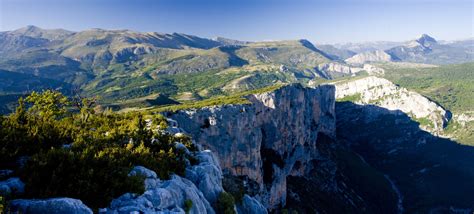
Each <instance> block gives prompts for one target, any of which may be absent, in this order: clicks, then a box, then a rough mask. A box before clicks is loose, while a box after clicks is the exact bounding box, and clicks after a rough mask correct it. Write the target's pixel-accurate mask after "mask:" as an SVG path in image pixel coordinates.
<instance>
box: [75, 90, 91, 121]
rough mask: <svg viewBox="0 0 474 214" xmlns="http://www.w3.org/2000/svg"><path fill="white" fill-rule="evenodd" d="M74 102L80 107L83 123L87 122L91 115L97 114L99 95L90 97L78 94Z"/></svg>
mask: <svg viewBox="0 0 474 214" xmlns="http://www.w3.org/2000/svg"><path fill="white" fill-rule="evenodd" d="M72 102H73V104H74V106H76V107H77V108H78V109H79V112H80V119H81V123H82V124H86V123H87V122H88V121H89V118H90V116H91V115H93V114H95V110H94V106H95V104H96V103H97V97H92V98H88V97H82V96H81V95H80V94H77V95H76V97H75V98H74V99H73V101H72Z"/></svg>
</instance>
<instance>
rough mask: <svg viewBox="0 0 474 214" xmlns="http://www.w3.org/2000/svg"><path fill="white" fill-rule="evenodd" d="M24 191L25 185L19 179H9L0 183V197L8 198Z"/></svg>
mask: <svg viewBox="0 0 474 214" xmlns="http://www.w3.org/2000/svg"><path fill="white" fill-rule="evenodd" d="M24 191H25V184H24V183H23V182H22V181H21V180H20V179H19V178H9V179H7V180H5V181H0V195H1V196H10V195H12V194H21V193H23V192H24Z"/></svg>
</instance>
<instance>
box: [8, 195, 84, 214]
mask: <svg viewBox="0 0 474 214" xmlns="http://www.w3.org/2000/svg"><path fill="white" fill-rule="evenodd" d="M10 211H11V212H13V213H31V214H42V213H52V214H60V213H70V214H92V210H91V209H89V208H88V207H87V206H86V205H84V204H83V203H82V201H81V200H77V199H72V198H51V199H45V200H34V199H32V200H26V199H18V200H13V201H10Z"/></svg>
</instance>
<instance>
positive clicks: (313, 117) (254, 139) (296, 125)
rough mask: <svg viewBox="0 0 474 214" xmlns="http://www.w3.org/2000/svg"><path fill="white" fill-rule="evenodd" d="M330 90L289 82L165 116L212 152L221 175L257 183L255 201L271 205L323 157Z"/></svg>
mask: <svg viewBox="0 0 474 214" xmlns="http://www.w3.org/2000/svg"><path fill="white" fill-rule="evenodd" d="M334 93H335V90H334V86H330V85H326V86H321V87H317V88H315V89H310V88H303V87H302V86H300V85H290V86H285V87H282V88H280V89H277V90H275V91H272V92H265V93H262V94H256V95H249V96H248V97H247V98H248V100H249V101H250V102H251V104H248V105H225V106H221V107H207V108H203V109H198V110H188V111H179V112H177V113H174V114H172V113H170V114H169V115H168V116H169V117H171V118H172V119H174V120H176V121H177V122H178V124H179V126H180V128H182V129H183V130H185V131H186V132H187V133H188V134H189V135H190V136H192V138H193V139H194V140H195V141H196V143H197V144H199V145H202V146H203V147H204V148H205V149H210V150H211V151H213V152H214V154H215V155H216V156H217V158H218V160H219V164H220V166H221V167H222V169H223V172H224V173H225V174H229V175H233V176H240V177H246V178H248V179H249V180H251V181H253V182H256V183H257V184H258V185H259V186H258V194H257V196H256V197H257V199H259V201H260V202H263V204H264V205H265V207H267V208H270V209H273V208H276V207H277V206H284V205H285V200H286V195H287V188H286V178H287V176H290V175H291V176H304V175H306V173H307V172H308V171H310V170H313V168H314V167H315V165H314V164H313V162H314V161H315V160H323V159H325V157H324V156H323V155H321V154H320V152H319V149H318V141H319V138H321V137H327V138H334V137H335V114H334V104H335V99H334ZM249 202H250V201H249Z"/></svg>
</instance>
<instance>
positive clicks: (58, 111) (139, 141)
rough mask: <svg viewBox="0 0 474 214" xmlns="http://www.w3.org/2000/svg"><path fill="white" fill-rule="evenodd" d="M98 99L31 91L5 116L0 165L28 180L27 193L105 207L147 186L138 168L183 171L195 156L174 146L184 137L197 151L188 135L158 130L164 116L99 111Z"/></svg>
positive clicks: (164, 174) (0, 128)
mask: <svg viewBox="0 0 474 214" xmlns="http://www.w3.org/2000/svg"><path fill="white" fill-rule="evenodd" d="M94 102H95V101H94V99H90V98H84V99H75V100H72V99H68V98H67V97H65V96H64V95H62V94H61V93H59V92H56V91H50V90H47V91H44V92H42V93H36V92H34V93H32V94H31V95H30V96H28V97H27V98H26V99H25V100H23V99H20V100H19V106H18V107H17V109H16V112H15V113H12V114H11V115H9V116H2V117H0V124H1V126H0V145H1V150H0V168H2V169H5V168H7V169H13V170H14V171H15V175H17V176H19V177H20V178H21V180H22V181H24V182H25V183H26V187H25V189H26V193H25V195H23V196H22V197H23V198H24V197H26V198H29V197H31V198H49V197H71V198H78V199H81V200H82V201H83V202H84V203H85V204H86V205H88V206H90V207H92V208H99V207H106V206H108V204H109V203H110V201H111V200H112V199H113V198H116V197H118V196H120V195H121V194H123V193H126V192H136V193H140V192H142V191H143V190H144V189H143V178H141V177H137V176H128V173H129V172H130V170H131V169H132V167H133V166H137V165H141V166H145V167H147V168H149V169H151V170H153V171H155V172H156V173H157V174H158V175H159V177H160V178H163V179H166V178H168V177H169V175H170V174H172V173H176V174H179V175H183V174H184V170H185V167H186V159H189V160H191V161H192V162H194V159H193V157H191V156H188V155H186V154H185V152H184V151H183V150H180V149H176V148H175V142H181V143H183V144H184V145H185V146H186V147H187V148H188V149H190V150H193V149H195V148H194V146H193V145H192V143H191V141H190V139H189V138H188V137H186V136H174V135H170V134H167V133H165V132H163V131H159V130H163V129H165V128H166V126H167V125H166V120H165V118H164V117H163V116H161V115H143V114H142V113H138V112H130V113H126V114H117V113H113V112H111V111H105V112H102V113H97V112H95V111H94V109H93V103H94ZM73 104H76V105H75V107H74V105H73ZM145 118H147V119H149V120H150V122H151V126H150V123H147V122H146V121H145Z"/></svg>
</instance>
